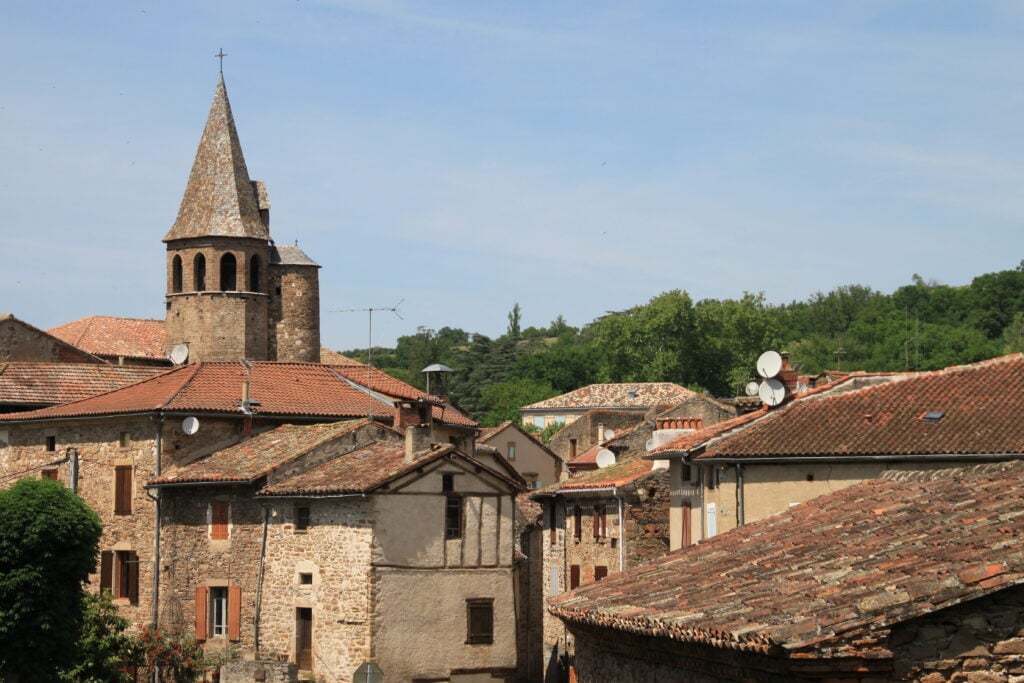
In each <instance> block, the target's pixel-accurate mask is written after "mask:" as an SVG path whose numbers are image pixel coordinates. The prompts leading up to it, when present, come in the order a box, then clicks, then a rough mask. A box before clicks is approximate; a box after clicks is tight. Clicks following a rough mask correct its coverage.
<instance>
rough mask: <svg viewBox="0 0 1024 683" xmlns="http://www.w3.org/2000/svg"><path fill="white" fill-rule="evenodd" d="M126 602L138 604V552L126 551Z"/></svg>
mask: <svg viewBox="0 0 1024 683" xmlns="http://www.w3.org/2000/svg"><path fill="white" fill-rule="evenodd" d="M127 564H128V602H130V603H132V604H133V605H137V604H139V554H138V553H136V552H135V551H134V550H133V551H131V552H129V553H128V563H127Z"/></svg>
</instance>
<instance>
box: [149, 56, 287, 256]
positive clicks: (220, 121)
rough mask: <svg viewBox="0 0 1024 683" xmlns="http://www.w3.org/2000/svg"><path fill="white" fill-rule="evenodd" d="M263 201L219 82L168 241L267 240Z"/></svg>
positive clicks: (226, 98)
mask: <svg viewBox="0 0 1024 683" xmlns="http://www.w3.org/2000/svg"><path fill="white" fill-rule="evenodd" d="M259 199H260V198H259V196H258V192H257V189H256V188H255V187H254V186H253V183H252V181H250V180H249V171H248V169H246V167H245V157H244V156H243V155H242V145H241V143H239V141H238V131H237V130H235V119H234V117H233V116H232V114H231V104H230V102H228V92H227V88H225V86H224V77H223V76H222V77H221V78H220V80H219V81H218V82H217V91H216V93H215V94H214V96H213V104H212V105H210V114H209V116H208V117H207V120H206V128H205V129H204V130H203V137H202V138H201V139H200V141H199V149H198V150H197V151H196V158H195V162H194V163H193V164H192V172H191V173H190V174H189V177H188V185H187V186H186V187H185V195H184V197H183V198H182V200H181V208H179V209H178V218H177V220H175V221H174V225H173V226H172V227H171V229H170V231H168V233H167V235H166V236H165V237H164V241H165V242H170V241H171V240H177V239H187V238H192V237H207V236H216V237H252V238H255V239H261V240H269V239H270V232H269V230H267V226H266V225H264V223H263V220H262V219H261V218H260V213H259Z"/></svg>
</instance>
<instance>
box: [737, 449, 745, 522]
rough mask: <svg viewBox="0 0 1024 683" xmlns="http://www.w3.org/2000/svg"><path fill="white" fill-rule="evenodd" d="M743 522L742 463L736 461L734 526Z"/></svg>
mask: <svg viewBox="0 0 1024 683" xmlns="http://www.w3.org/2000/svg"><path fill="white" fill-rule="evenodd" d="M743 524H744V521H743V465H741V464H740V463H736V526H743Z"/></svg>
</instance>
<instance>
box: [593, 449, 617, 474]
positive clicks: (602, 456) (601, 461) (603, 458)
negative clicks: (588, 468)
mask: <svg viewBox="0 0 1024 683" xmlns="http://www.w3.org/2000/svg"><path fill="white" fill-rule="evenodd" d="M614 464H615V454H614V453H612V452H611V451H610V450H608V449H607V448H602V449H601V450H599V451H598V452H597V466H598V467H600V468H601V469H604V468H605V467H611V466H612V465H614Z"/></svg>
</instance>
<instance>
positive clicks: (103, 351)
mask: <svg viewBox="0 0 1024 683" xmlns="http://www.w3.org/2000/svg"><path fill="white" fill-rule="evenodd" d="M47 332H48V333H49V334H51V335H53V336H54V337H57V338H58V339H62V340H63V341H65V342H67V343H68V344H71V345H72V346H75V347H76V348H79V349H82V350H83V351H86V352H88V353H90V354H93V355H94V356H96V357H98V358H102V359H103V360H105V361H106V362H108V363H111V364H113V365H151V366H157V367H170V365H171V361H170V360H169V359H168V358H167V351H168V349H166V348H165V335H164V321H163V320H149V319H140V318H115V317H112V316H109V315H91V316H88V317H86V318H81V319H79V320H73V321H71V322H69V323H64V324H63V325H58V326H57V327H51V328H50V329H49V330H47Z"/></svg>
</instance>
